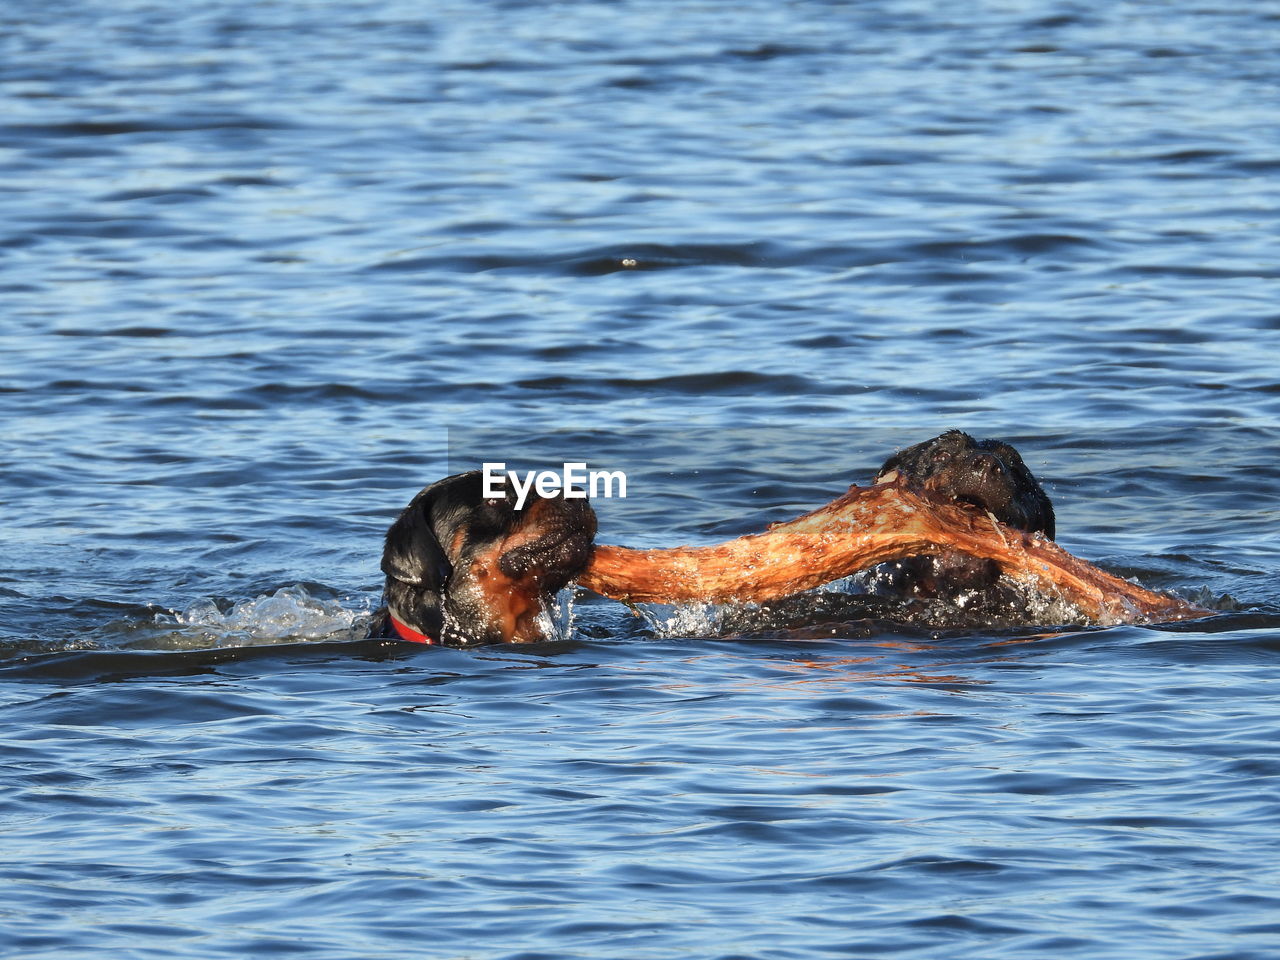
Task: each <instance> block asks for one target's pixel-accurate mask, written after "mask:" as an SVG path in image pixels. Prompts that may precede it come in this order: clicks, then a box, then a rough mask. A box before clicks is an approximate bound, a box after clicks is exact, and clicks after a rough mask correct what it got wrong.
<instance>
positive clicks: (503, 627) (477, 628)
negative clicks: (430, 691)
mask: <svg viewBox="0 0 1280 960" xmlns="http://www.w3.org/2000/svg"><path fill="white" fill-rule="evenodd" d="M505 489H506V493H505V495H504V496H501V497H489V498H486V497H485V496H484V490H483V478H482V475H481V473H480V471H478V470H474V471H471V472H469V473H460V474H455V475H454V476H451V477H446V478H445V479H443V480H438V481H437V482H435V483H433V484H431V485H430V486H428V487H426V488H424V489H423V490H422V491H421V492H419V493H418V495H417V496H415V497H414V498H413V500H411V501H410V502H409V505H408V506H407V507H405V509H404V510H403V511H402V512H401V514H400V516H399V517H398V518H397V519H396V521H395V522H394V523H393V524H392V525H391V528H390V529H389V530H388V531H387V537H386V543H385V546H384V548H383V553H382V571H383V573H385V574H386V577H387V579H386V584H385V588H384V591H383V603H384V607H383V609H382V610H380V611H379V612H378V615H377V616H376V617H375V621H374V624H373V626H372V629H371V636H374V637H388V638H396V639H400V640H408V641H410V642H413V643H442V644H447V645H451V646H460V645H465V644H473V643H528V642H536V641H540V640H547V639H550V637H549V636H548V630H547V618H546V617H545V616H543V614H544V613H545V612H546V611H547V610H548V607H549V605H550V602H551V598H552V597H553V596H554V595H555V593H556V592H557V591H559V590H561V589H562V588H564V587H565V586H566V585H567V584H568V583H569V582H570V581H571V580H573V579H574V578H575V577H576V576H578V574H580V573H581V572H582V571H583V570H585V569H586V566H587V563H588V562H589V561H590V559H591V549H592V545H593V542H594V540H595V533H596V516H595V511H594V510H592V509H591V505H590V504H589V503H588V502H587V501H586V499H582V498H575V499H566V498H564V497H563V495H561V496H556V497H544V496H540V495H538V494H537V493H536V492H535V491H530V493H529V495H528V499H527V500H526V502H525V504H524V507H523V509H521V510H517V509H516V496H515V493H514V491H512V490H511V487H510V485H507V486H506V488H505Z"/></svg>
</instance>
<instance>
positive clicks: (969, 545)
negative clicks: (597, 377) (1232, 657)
mask: <svg viewBox="0 0 1280 960" xmlns="http://www.w3.org/2000/svg"><path fill="white" fill-rule="evenodd" d="M941 550H955V551H959V552H961V553H967V554H971V555H973V556H978V557H990V558H991V559H993V560H995V561H996V562H997V563H998V564H999V565H1000V568H1001V571H1002V572H1003V573H1004V574H1005V575H1006V576H1008V577H1009V578H1011V579H1013V580H1015V581H1019V582H1021V583H1025V584H1029V585H1031V586H1032V587H1034V588H1036V589H1037V590H1038V591H1040V592H1042V593H1045V594H1049V595H1051V596H1057V597H1060V598H1062V599H1063V600H1065V601H1067V602H1069V603H1071V604H1073V605H1074V606H1076V607H1077V608H1078V609H1079V610H1080V611H1081V612H1082V613H1083V614H1084V616H1086V617H1088V618H1089V619H1091V620H1094V621H1097V622H1099V623H1136V622H1149V621H1155V620H1182V619H1189V618H1193V617H1203V616H1208V615H1209V614H1210V612H1211V611H1208V610H1205V609H1203V608H1201V607H1198V606H1195V605H1194V604H1191V603H1188V602H1186V601H1184V600H1180V599H1178V598H1177V597H1172V596H1168V595H1166V594H1160V593H1154V592H1152V591H1150V590H1146V589H1144V588H1143V587H1140V586H1138V585H1137V584H1134V583H1130V582H1129V581H1127V580H1122V579H1121V578H1119V577H1116V576H1112V575H1111V574H1109V573H1106V572H1105V571H1103V570H1099V569H1098V568H1097V567H1095V566H1093V565H1092V564H1089V563H1087V562H1085V561H1084V560H1081V559H1079V558H1078V557H1074V556H1072V555H1071V554H1069V553H1067V551H1065V550H1063V549H1062V548H1061V547H1059V546H1058V545H1057V544H1056V543H1053V542H1052V541H1049V540H1045V539H1043V538H1041V537H1038V536H1031V535H1028V534H1025V533H1023V532H1022V531H1021V530H1017V529H1014V528H1012V527H1008V526H1005V525H1004V524H1001V523H999V522H997V521H996V520H995V519H993V518H991V517H990V516H988V515H985V514H981V513H978V512H977V511H976V510H972V509H964V508H961V507H959V506H957V505H955V504H953V503H951V502H947V501H943V500H940V499H937V498H935V497H932V496H930V495H928V494H927V493H924V492H923V491H921V490H919V489H918V488H909V487H907V486H905V485H903V484H901V483H896V482H895V483H881V484H877V485H876V486H873V487H857V486H854V487H850V488H849V492H848V493H846V494H844V496H842V497H839V498H837V499H836V500H833V501H832V502H831V503H829V504H827V505H826V506H824V507H820V508H818V509H817V510H814V511H813V512H812V513H807V514H805V515H804V516H802V517H797V518H796V519H795V520H791V521H788V522H786V523H780V524H775V525H773V526H772V527H771V528H770V529H769V530H767V531H766V532H764V533H757V534H752V535H750V536H745V537H739V538H738V539H736V540H730V541H728V542H726V543H721V544H717V545H715V546H709V547H675V548H671V549H661V550H634V549H630V548H628V547H615V546H610V545H607V544H601V545H598V546H597V547H596V548H595V553H594V555H593V557H592V560H591V564H590V566H589V567H588V568H587V572H586V573H585V574H584V575H583V576H582V577H580V578H579V580H578V583H579V584H580V585H582V586H584V587H586V588H587V589H589V590H594V591H595V592H596V593H599V594H602V595H604V596H606V597H611V598H613V599H615V600H625V601H632V602H637V603H688V602H711V603H730V602H748V601H755V602H760V601H765V600H771V599H775V598H777V597H782V596H786V595H787V594H791V593H797V592H799V591H801V590H808V589H810V588H812V587H817V586H821V585H822V584H824V583H829V582H831V581H832V580H838V579H839V578H841V577H845V576H848V575H850V574H852V573H856V572H857V571H859V570H865V569H866V568H868V567H872V566H875V565H876V564H878V563H884V562H886V561H889V560H897V559H900V558H902V557H910V556H920V555H922V554H929V553H937V552H939V551H941Z"/></svg>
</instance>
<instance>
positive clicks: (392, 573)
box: [382, 487, 453, 590]
mask: <svg viewBox="0 0 1280 960" xmlns="http://www.w3.org/2000/svg"><path fill="white" fill-rule="evenodd" d="M430 490H431V488H430V487H428V488H427V489H426V490H423V491H422V493H420V494H418V495H417V496H416V497H414V498H413V500H412V502H410V504H409V506H407V507H405V508H404V511H403V512H402V513H401V514H400V516H399V517H397V518H396V522H395V523H393V524H392V525H391V528H390V529H389V530H387V539H386V544H385V546H384V547H383V550H382V572H383V573H385V574H386V575H387V576H389V577H395V578H396V579H397V580H400V581H403V582H404V583H409V584H413V585H414V586H418V587H423V588H425V589H428V590H442V589H444V585H445V583H446V582H447V581H448V579H449V574H450V573H452V572H453V567H452V565H450V563H449V559H448V558H447V557H446V556H445V553H444V548H443V547H441V546H440V541H439V540H437V539H436V535H435V531H434V530H432V528H431V496H430Z"/></svg>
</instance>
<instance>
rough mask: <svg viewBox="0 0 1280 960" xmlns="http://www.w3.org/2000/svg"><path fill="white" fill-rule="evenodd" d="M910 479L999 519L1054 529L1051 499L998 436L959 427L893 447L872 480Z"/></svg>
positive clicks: (1037, 530) (1022, 526) (1038, 530)
mask: <svg viewBox="0 0 1280 960" xmlns="http://www.w3.org/2000/svg"><path fill="white" fill-rule="evenodd" d="M899 477H901V478H903V479H905V480H907V481H914V482H916V483H919V484H921V485H923V486H924V487H926V488H927V489H930V490H935V491H937V492H939V493H942V494H944V495H946V496H948V497H950V498H951V499H953V500H958V501H960V502H961V503H968V504H972V505H973V506H975V507H979V508H980V509H982V510H986V511H987V512H988V513H990V514H992V515H993V516H994V517H995V518H996V519H997V520H999V521H1000V522H1002V523H1007V524H1009V526H1011V527H1017V528H1018V529H1019V530H1025V531H1027V532H1028V533H1042V534H1044V535H1045V536H1046V537H1048V538H1049V539H1050V540H1052V539H1053V537H1054V535H1055V531H1054V518H1053V504H1052V503H1051V502H1050V500H1049V497H1048V496H1047V495H1046V494H1045V492H1044V490H1043V489H1041V487H1040V484H1039V483H1038V482H1037V481H1036V478H1035V477H1033V476H1032V475H1031V471H1030V470H1028V469H1027V466H1026V464H1024V463H1023V462H1022V457H1020V456H1019V455H1018V451H1017V450H1015V449H1013V447H1011V446H1009V444H1007V443H1003V442H1002V441H1000V440H974V439H973V437H971V436H969V435H968V434H967V433H964V432H962V431H960V430H949V431H947V432H946V433H944V434H942V436H940V437H934V438H933V439H932V440H926V441H925V442H924V443H917V444H916V445H915V446H913V447H907V448H906V449H905V450H901V451H899V452H898V453H895V454H894V455H893V456H892V457H890V458H889V459H888V460H886V461H885V462H884V466H882V467H881V468H880V472H879V473H878V474H876V479H875V482H876V483H885V482H888V481H890V480H894V479H897V478H899Z"/></svg>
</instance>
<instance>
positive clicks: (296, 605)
mask: <svg viewBox="0 0 1280 960" xmlns="http://www.w3.org/2000/svg"><path fill="white" fill-rule="evenodd" d="M370 612H371V601H369V600H368V599H367V598H344V600H329V599H325V598H323V597H318V596H314V595H313V594H311V593H310V592H309V591H308V590H307V589H306V587H304V586H302V585H300V584H293V585H291V586H287V587H281V588H280V589H279V590H276V591H275V592H274V593H272V594H269V595H266V596H260V597H255V598H253V599H252V600H239V601H236V602H235V603H232V604H230V605H229V606H228V605H227V604H225V603H221V604H220V603H219V602H218V601H216V600H214V599H212V598H209V597H205V598H202V599H199V600H196V601H194V602H192V603H190V604H188V605H187V606H186V607H185V608H184V609H182V610H177V611H169V612H166V613H160V614H157V615H156V617H155V623H156V625H157V626H158V627H161V628H163V629H162V632H161V633H160V634H159V635H158V636H151V637H148V638H147V639H146V640H144V641H141V642H139V643H135V644H132V646H141V645H145V646H148V647H157V648H161V649H196V648H201V647H247V646H257V645H262V644H271V643H297V642H299V641H307V640H316V641H319V640H324V641H341V640H358V639H360V638H362V637H363V636H364V635H365V632H366V631H367V629H368V621H369V616H370Z"/></svg>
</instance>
